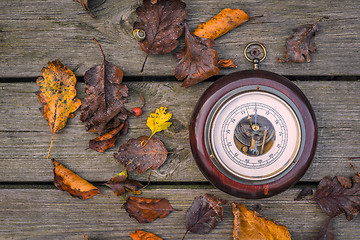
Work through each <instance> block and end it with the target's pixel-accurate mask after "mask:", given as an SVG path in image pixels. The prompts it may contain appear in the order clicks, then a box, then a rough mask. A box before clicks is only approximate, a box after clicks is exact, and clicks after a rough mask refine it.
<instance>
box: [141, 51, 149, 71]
mask: <svg viewBox="0 0 360 240" xmlns="http://www.w3.org/2000/svg"><path fill="white" fill-rule="evenodd" d="M148 57H149V54H146V57H145V60H144V63H143V65H142V67H141V70H140V72H143V71H144V67H145V63H146V60H147V59H148Z"/></svg>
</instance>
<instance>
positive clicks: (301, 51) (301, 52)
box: [279, 22, 319, 63]
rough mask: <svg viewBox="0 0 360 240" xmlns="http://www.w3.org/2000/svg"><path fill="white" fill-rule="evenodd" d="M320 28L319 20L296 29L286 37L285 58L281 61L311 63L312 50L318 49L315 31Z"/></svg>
mask: <svg viewBox="0 0 360 240" xmlns="http://www.w3.org/2000/svg"><path fill="white" fill-rule="evenodd" d="M318 30H319V28H318V22H317V23H315V24H305V25H302V26H300V27H298V28H296V29H294V30H293V31H294V32H293V34H292V35H291V36H290V37H289V38H288V39H286V56H285V59H279V61H280V62H297V63H303V62H305V61H306V62H307V63H309V62H310V61H311V58H310V52H315V51H316V45H315V33H316V32H317V31H318Z"/></svg>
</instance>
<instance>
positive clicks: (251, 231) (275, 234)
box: [232, 203, 291, 240]
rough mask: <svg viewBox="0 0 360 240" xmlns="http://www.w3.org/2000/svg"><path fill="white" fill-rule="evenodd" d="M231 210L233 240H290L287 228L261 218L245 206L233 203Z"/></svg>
mask: <svg viewBox="0 0 360 240" xmlns="http://www.w3.org/2000/svg"><path fill="white" fill-rule="evenodd" d="M232 210H233V214H234V230H233V239H234V240H235V239H236V240H237V239H239V240H240V239H241V240H263V239H264V240H265V239H281V240H287V239H288V240H291V235H290V232H289V230H288V229H287V227H285V226H283V225H279V224H277V223H275V222H273V221H271V220H269V219H267V218H264V217H261V216H260V215H259V214H258V213H257V212H255V211H252V210H248V209H246V207H245V205H243V204H237V203H233V204H232Z"/></svg>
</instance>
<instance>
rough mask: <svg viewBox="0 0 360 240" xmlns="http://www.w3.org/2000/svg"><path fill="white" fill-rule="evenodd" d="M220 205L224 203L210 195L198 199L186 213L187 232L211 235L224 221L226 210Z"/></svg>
mask: <svg viewBox="0 0 360 240" xmlns="http://www.w3.org/2000/svg"><path fill="white" fill-rule="evenodd" d="M220 204H224V202H223V201H222V200H219V199H217V198H215V197H214V196H212V195H210V194H205V195H202V196H198V197H196V198H195V199H194V201H193V203H192V205H191V207H190V208H189V209H188V211H187V213H186V231H187V232H188V231H190V232H193V233H200V234H206V233H209V232H210V231H211V230H212V229H214V228H215V227H216V225H217V223H218V222H219V221H222V219H223V215H224V209H223V207H222V206H221V205H220Z"/></svg>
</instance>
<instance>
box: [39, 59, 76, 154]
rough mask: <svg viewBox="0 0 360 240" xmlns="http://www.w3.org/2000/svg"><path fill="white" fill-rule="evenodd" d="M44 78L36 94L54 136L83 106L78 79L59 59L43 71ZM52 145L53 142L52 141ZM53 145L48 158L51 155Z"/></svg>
mask: <svg viewBox="0 0 360 240" xmlns="http://www.w3.org/2000/svg"><path fill="white" fill-rule="evenodd" d="M42 73H43V76H42V77H39V78H38V79H37V80H36V83H37V85H38V87H39V90H40V91H37V92H36V95H37V97H38V99H39V102H40V103H41V104H42V105H43V106H42V108H40V111H41V112H42V113H43V115H44V117H45V118H46V120H47V121H48V122H49V126H50V131H51V133H52V134H53V136H54V134H55V133H56V132H57V131H59V130H60V129H62V128H63V127H65V125H66V122H67V119H68V118H69V117H72V116H73V115H72V113H73V112H75V111H76V110H77V109H78V108H79V107H80V105H81V101H80V100H79V99H78V98H76V89H75V84H76V77H75V75H74V73H73V72H72V71H71V70H70V69H68V68H67V67H65V66H64V65H63V64H62V63H61V62H60V61H59V60H58V59H56V60H55V61H53V62H49V63H48V67H44V68H43V69H42ZM51 144H52V140H51ZM50 150H51V145H50V149H49V154H48V158H49V155H50Z"/></svg>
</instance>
